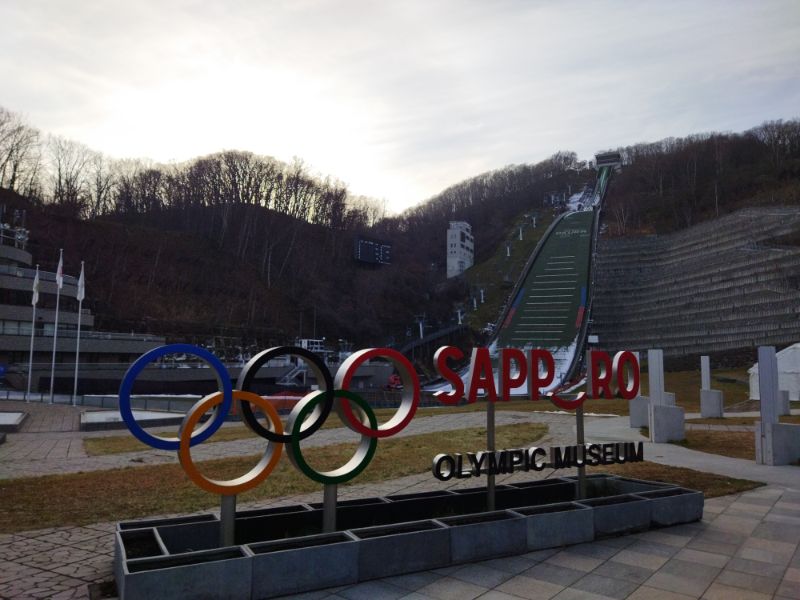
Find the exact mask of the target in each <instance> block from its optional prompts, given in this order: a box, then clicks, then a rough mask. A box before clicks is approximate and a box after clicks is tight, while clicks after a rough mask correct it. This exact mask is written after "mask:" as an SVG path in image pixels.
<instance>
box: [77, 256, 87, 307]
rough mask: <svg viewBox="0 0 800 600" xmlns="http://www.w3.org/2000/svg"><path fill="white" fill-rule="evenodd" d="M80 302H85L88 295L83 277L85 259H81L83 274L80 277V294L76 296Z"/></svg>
mask: <svg viewBox="0 0 800 600" xmlns="http://www.w3.org/2000/svg"><path fill="white" fill-rule="evenodd" d="M75 297H76V298H77V299H78V302H83V299H84V298H85V297H86V281H85V280H84V277H83V261H81V276H80V277H79V278H78V295H77V296H75Z"/></svg>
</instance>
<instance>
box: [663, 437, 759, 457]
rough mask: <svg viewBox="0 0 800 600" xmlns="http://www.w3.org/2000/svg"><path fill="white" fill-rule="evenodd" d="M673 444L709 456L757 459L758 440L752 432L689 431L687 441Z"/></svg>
mask: <svg viewBox="0 0 800 600" xmlns="http://www.w3.org/2000/svg"><path fill="white" fill-rule="evenodd" d="M671 443H673V444H675V445H677V446H684V447H685V448H689V449H690V450H698V451H700V452H708V453H709V454H719V455H720V456H730V457H731V458H744V459H747V460H755V459H756V438H755V435H754V434H753V432H752V431H687V432H686V439H685V440H683V441H682V442H671Z"/></svg>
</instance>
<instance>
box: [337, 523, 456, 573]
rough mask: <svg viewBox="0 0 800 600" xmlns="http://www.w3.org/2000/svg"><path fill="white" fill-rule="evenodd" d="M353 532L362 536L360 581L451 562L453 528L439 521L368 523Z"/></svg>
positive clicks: (359, 560)
mask: <svg viewBox="0 0 800 600" xmlns="http://www.w3.org/2000/svg"><path fill="white" fill-rule="evenodd" d="M351 533H352V534H353V535H354V536H355V537H356V538H358V539H359V540H360V541H359V544H358V546H359V548H358V573H359V579H360V580H361V581H364V580H367V579H377V578H378V577H388V576H389V575H399V574H401V573H411V572H413V571H423V570H426V569H436V568H438V567H445V566H448V565H449V564H450V531H449V530H448V529H447V527H445V526H444V525H443V524H442V523H440V522H438V521H434V520H429V521H415V522H413V523H402V524H398V525H387V526H380V527H367V528H365V529H356V530H354V531H352V532H351ZM334 564H335V563H334Z"/></svg>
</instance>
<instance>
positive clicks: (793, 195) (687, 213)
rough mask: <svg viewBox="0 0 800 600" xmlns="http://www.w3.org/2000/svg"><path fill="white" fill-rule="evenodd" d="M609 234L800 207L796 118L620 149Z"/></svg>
mask: <svg viewBox="0 0 800 600" xmlns="http://www.w3.org/2000/svg"><path fill="white" fill-rule="evenodd" d="M617 150H619V151H620V153H621V154H622V159H623V164H624V166H623V170H622V173H620V174H619V175H618V176H617V177H616V178H615V182H614V191H613V194H610V195H609V198H608V209H609V210H608V211H607V214H606V217H607V223H608V224H609V225H610V226H611V230H612V233H615V234H618V235H630V234H636V233H653V232H658V233H661V232H669V231H676V230H679V229H684V228H686V227H689V226H691V225H695V224H697V223H700V222H702V221H706V220H709V219H713V218H716V217H718V216H721V215H724V214H727V213H730V212H733V211H734V210H736V209H738V208H742V207H744V206H754V205H766V204H778V205H780V204H783V205H787V204H788V205H796V204H800V120H798V119H792V120H789V121H781V120H779V121H769V122H766V123H764V124H762V125H760V126H758V127H754V128H753V129H750V130H748V131H745V132H743V133H707V134H700V135H693V136H689V137H686V138H667V139H664V140H661V141H659V142H655V143H648V144H637V145H635V146H628V147H625V148H617Z"/></svg>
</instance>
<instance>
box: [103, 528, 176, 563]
mask: <svg viewBox="0 0 800 600" xmlns="http://www.w3.org/2000/svg"><path fill="white" fill-rule="evenodd" d="M115 543H116V544H118V548H117V550H118V554H119V557H120V558H121V559H122V560H131V559H135V558H151V557H154V556H164V555H166V554H169V551H168V550H167V548H166V547H165V546H164V543H163V542H162V541H161V537H160V536H159V535H158V532H157V531H156V530H155V529H153V528H152V527H148V528H147V529H129V530H126V531H121V532H120V533H119V535H118V536H116V537H115Z"/></svg>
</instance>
